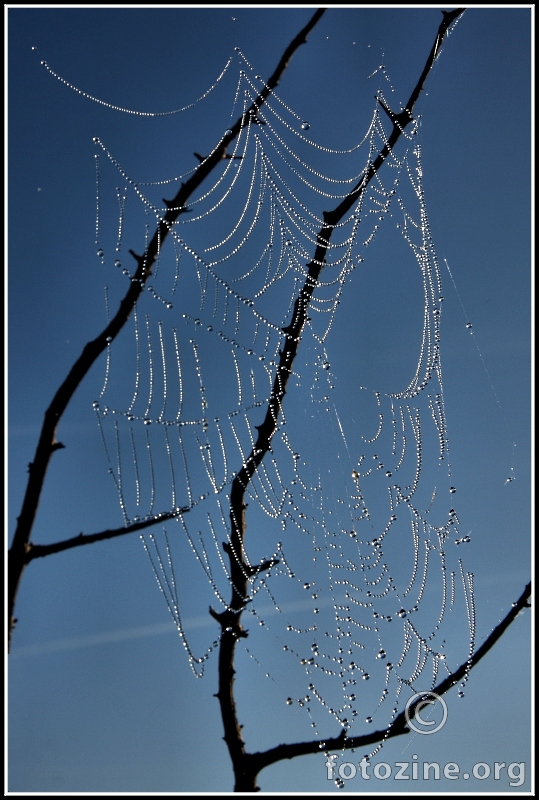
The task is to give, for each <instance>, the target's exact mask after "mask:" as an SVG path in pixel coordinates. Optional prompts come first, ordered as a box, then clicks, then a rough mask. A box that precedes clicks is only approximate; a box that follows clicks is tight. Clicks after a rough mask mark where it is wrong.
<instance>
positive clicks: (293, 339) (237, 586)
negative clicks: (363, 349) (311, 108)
mask: <svg viewBox="0 0 539 800" xmlns="http://www.w3.org/2000/svg"><path fill="white" fill-rule="evenodd" d="M463 12H464V9H463V8H459V9H457V10H456V11H452V12H450V13H445V12H444V15H443V20H442V22H441V24H440V26H439V28H438V32H437V34H436V39H435V41H434V45H433V47H432V50H431V52H430V54H429V56H428V58H427V61H426V63H425V67H424V69H423V72H422V73H421V76H420V78H419V80H418V82H417V84H416V86H415V88H414V90H413V92H412V94H411V95H410V99H409V100H408V103H407V104H406V106H405V108H404V109H402V110H401V111H400V112H399V113H398V114H396V113H394V112H392V111H390V110H389V109H388V108H387V107H386V106H385V104H384V105H383V108H384V110H385V111H386V113H387V114H388V115H389V116H390V118H391V120H392V122H393V130H392V132H391V134H390V135H389V137H388V140H387V142H386V144H385V145H384V147H383V148H382V150H381V151H380V153H379V154H378V156H377V158H376V159H375V160H374V162H372V163H371V164H369V165H368V167H367V168H366V169H365V170H364V172H363V174H362V176H361V178H360V180H359V182H358V183H357V184H356V186H355V187H354V188H353V189H352V191H351V192H349V194H348V195H347V196H346V197H345V198H344V199H343V200H342V201H341V202H340V203H339V205H338V206H337V207H336V208H335V209H334V210H333V211H330V212H327V211H325V212H323V215H322V216H323V219H324V225H323V227H322V229H321V230H320V232H319V233H318V235H317V237H316V249H315V253H314V257H313V260H312V261H311V262H310V264H308V265H307V275H306V278H305V282H304V284H303V288H302V289H301V290H300V292H299V294H298V297H297V298H296V301H295V303H294V308H293V312H292V321H291V322H290V324H289V325H288V326H287V327H286V328H283V333H284V336H285V338H284V342H283V345H282V347H281V350H280V358H279V363H278V365H277V369H276V373H275V380H274V383H273V388H272V392H271V395H270V399H269V401H268V406H267V411H266V415H265V418H264V421H263V422H262V424H261V425H258V426H256V427H257V431H258V436H257V439H256V442H255V443H254V445H253V448H252V450H251V453H250V455H249V457H248V458H247V459H246V460H245V462H244V464H243V465H242V467H241V469H240V470H239V471H238V472H237V473H236V475H235V477H234V480H233V481H232V488H231V492H230V522H231V536H230V549H229V550H227V552H228V556H229V561H230V582H231V584H232V598H231V600H230V605H229V607H228V609H227V611H226V612H223V614H222V615H219V621H220V622H221V627H222V636H221V645H220V650H219V693H218V695H217V696H218V697H219V702H220V704H221V715H222V717H223V725H224V728H225V737H224V738H225V741H226V743H227V745H228V749H229V752H230V757H231V759H232V763H233V766H234V773H235V776H236V786H235V791H238V792H250V791H256V780H255V778H256V773H253V772H252V769H251V768H248V767H247V760H246V759H247V756H246V753H245V747H244V742H243V739H242V735H241V729H240V726H239V724H238V720H237V717H236V707H235V702H234V696H233V683H234V668H233V660H234V649H235V643H236V641H237V640H238V638H239V637H241V636H244V631H243V628H242V627H241V612H242V610H243V609H244V607H245V603H246V598H247V596H248V590H247V587H248V581H249V578H250V577H251V576H250V574H249V566H248V564H247V562H246V560H245V558H244V540H245V532H246V519H245V509H246V507H247V506H246V504H245V493H246V491H247V488H248V486H249V483H250V482H251V479H252V478H253V476H254V475H255V473H256V471H257V469H258V467H259V466H260V464H261V463H262V461H263V460H264V458H265V456H266V455H267V454H268V453H269V452H270V449H271V441H272V438H273V436H274V434H275V432H276V430H277V424H278V420H279V415H280V413H281V408H282V404H283V400H284V397H285V394H286V387H287V384H288V379H289V377H290V375H291V374H292V367H293V364H294V360H295V358H296V355H297V352H298V348H299V344H300V341H301V336H302V333H303V329H304V327H305V324H306V321H307V312H308V309H309V305H310V302H311V299H312V296H313V293H314V290H315V289H316V287H317V285H318V281H319V278H320V274H321V272H322V270H323V268H324V266H325V263H326V256H327V251H328V249H329V245H330V240H331V237H332V234H333V231H334V230H335V228H336V226H337V225H338V224H339V222H340V221H341V219H342V218H343V217H344V215H345V214H346V213H347V212H348V211H349V210H350V208H351V207H352V206H353V205H354V204H355V203H356V201H357V200H358V199H359V198H360V197H361V195H362V194H363V192H364V191H365V190H366V188H367V186H368V185H369V183H370V182H371V180H372V179H373V178H374V176H375V175H376V173H377V172H378V170H379V169H380V168H381V167H382V165H383V163H384V162H385V160H386V158H387V156H388V155H389V153H390V152H391V151H392V150H393V148H394V146H395V144H396V143H397V141H398V140H399V138H400V136H401V135H402V133H403V130H404V128H405V127H406V126H407V125H408V124H409V123H410V122H411V121H412V120H413V117H412V112H413V109H414V106H415V103H416V101H417V99H418V97H419V95H420V93H421V90H422V89H423V86H424V84H425V81H426V79H427V76H428V74H429V72H430V70H431V68H432V65H433V64H434V61H435V59H436V55H437V54H438V52H439V49H440V46H441V43H442V41H443V38H444V36H445V34H446V32H447V30H448V28H449V26H450V24H451V23H452V22H453V21H454V20H455V19H457V17H459V16H460V15H461V14H462V13H463ZM270 81H271V79H270ZM255 104H256V103H255ZM248 113H250V112H248ZM244 116H245V118H247V116H246V115H244ZM243 124H245V123H243ZM240 129H241V126H238V123H236V126H235V127H234V128H232V131H231V134H230V135H231V136H235V135H236V134H237V133H239V131H240ZM201 166H203V164H202V165H201ZM214 616H215V615H214ZM216 619H217V617H216ZM225 620H226V626H225Z"/></svg>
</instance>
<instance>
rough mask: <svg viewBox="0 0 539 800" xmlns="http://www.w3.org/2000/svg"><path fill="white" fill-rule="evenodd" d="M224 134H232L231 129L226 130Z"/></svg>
mask: <svg viewBox="0 0 539 800" xmlns="http://www.w3.org/2000/svg"><path fill="white" fill-rule="evenodd" d="M225 136H232V131H231V130H230V128H229V129H228V130H227V131H225Z"/></svg>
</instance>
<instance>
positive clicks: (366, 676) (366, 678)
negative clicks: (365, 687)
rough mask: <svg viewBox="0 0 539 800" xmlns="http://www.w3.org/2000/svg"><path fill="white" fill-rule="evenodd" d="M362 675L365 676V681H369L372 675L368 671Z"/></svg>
mask: <svg viewBox="0 0 539 800" xmlns="http://www.w3.org/2000/svg"><path fill="white" fill-rule="evenodd" d="M361 677H362V678H363V680H364V681H368V680H369V678H370V677H371V676H370V675H369V673H368V672H364V673H363V675H362V676H361Z"/></svg>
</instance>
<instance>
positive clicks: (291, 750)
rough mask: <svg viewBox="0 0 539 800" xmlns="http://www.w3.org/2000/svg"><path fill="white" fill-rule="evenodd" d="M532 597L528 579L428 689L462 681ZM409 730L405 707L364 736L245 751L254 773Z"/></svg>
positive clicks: (437, 689) (413, 709) (413, 711)
mask: <svg viewBox="0 0 539 800" xmlns="http://www.w3.org/2000/svg"><path fill="white" fill-rule="evenodd" d="M530 597H531V583H528V584H527V586H526V588H525V589H524V591H523V592H522V594H521V595H520V597H519V599H518V600H517V602H516V603H513V605H512V607H511V610H510V611H509V613H508V614H506V616H505V617H504V618H503V619H502V621H501V622H500V623H499V624H498V625H497V626H496V627H495V628H494V630H493V631H492V633H491V634H490V636H488V637H487V639H485V641H484V642H483V644H482V645H481V647H480V648H479V649H478V650H477V651H476V652H475V653H474V655H473V656H472V658H471V659H470V660H469V661H466V662H465V663H464V664H461V666H460V667H459V668H458V669H457V670H455V672H452V673H451V674H450V675H448V676H447V678H445V679H444V680H443V681H441V683H439V684H438V685H437V686H436V687H435V688H434V689H432V690H431V691H432V692H433V693H435V694H437V695H440V696H441V695H443V694H445V693H446V692H447V691H448V690H449V689H450V688H451V687H452V686H455V684H457V683H458V682H459V681H461V680H462V679H463V678H464V676H465V675H466V673H469V672H470V670H471V669H473V667H475V666H476V664H478V663H479V662H480V661H481V659H482V658H484V656H486V654H487V653H488V652H489V650H491V649H492V647H494V645H495V644H496V642H497V641H498V639H499V638H500V637H501V636H502V634H503V633H504V632H505V631H506V630H507V628H508V627H509V625H511V623H512V622H513V621H514V620H515V618H516V617H517V616H518V614H519V613H520V612H521V611H522V609H524V608H529V606H530V604H529V602H528V601H529V599H530ZM419 706H420V701H418V702H417V703H416V704H415V707H414V705H411V706H410V709H409V712H408V713H409V717H410V718H411V719H413V718H414V717H415V714H416V712H417V710H418V708H419ZM407 733H410V729H409V727H408V726H407V721H406V715H405V712H404V711H401V713H400V714H399V715H398V716H397V717H395V720H394V722H393V724H392V725H391V728H390V729H389V730H382V731H373V732H372V733H368V734H365V735H364V736H350V737H349V738H348V737H346V733H345V731H344V730H343V731H342V732H341V733H340V734H339V736H335V737H332V738H328V739H323V738H322V739H316V740H314V741H310V742H297V743H296V744H280V745H278V746H277V747H273V748H272V749H271V750H266V751H265V752H263V753H253V754H248V758H249V759H250V764H252V768H253V769H254V770H256V771H255V776H256V774H257V773H258V772H260V770H262V769H264V768H265V767H268V766H270V764H275V763H276V762H277V761H282V760H283V759H285V758H295V757H296V756H303V755H308V754H311V753H320V752H323V753H325V752H329V751H331V750H352V749H355V748H357V747H366V746H368V745H372V744H377V743H378V742H381V741H383V740H384V739H392V738H394V737H395V736H402V735H403V734H407Z"/></svg>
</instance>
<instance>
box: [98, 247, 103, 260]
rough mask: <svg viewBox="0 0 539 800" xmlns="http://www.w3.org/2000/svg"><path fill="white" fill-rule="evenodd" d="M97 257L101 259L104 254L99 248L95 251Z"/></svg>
mask: <svg viewBox="0 0 539 800" xmlns="http://www.w3.org/2000/svg"><path fill="white" fill-rule="evenodd" d="M97 255H98V257H99V258H103V257H104V255H105V253H104V252H103V250H101V248H99V250H98V251H97Z"/></svg>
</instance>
